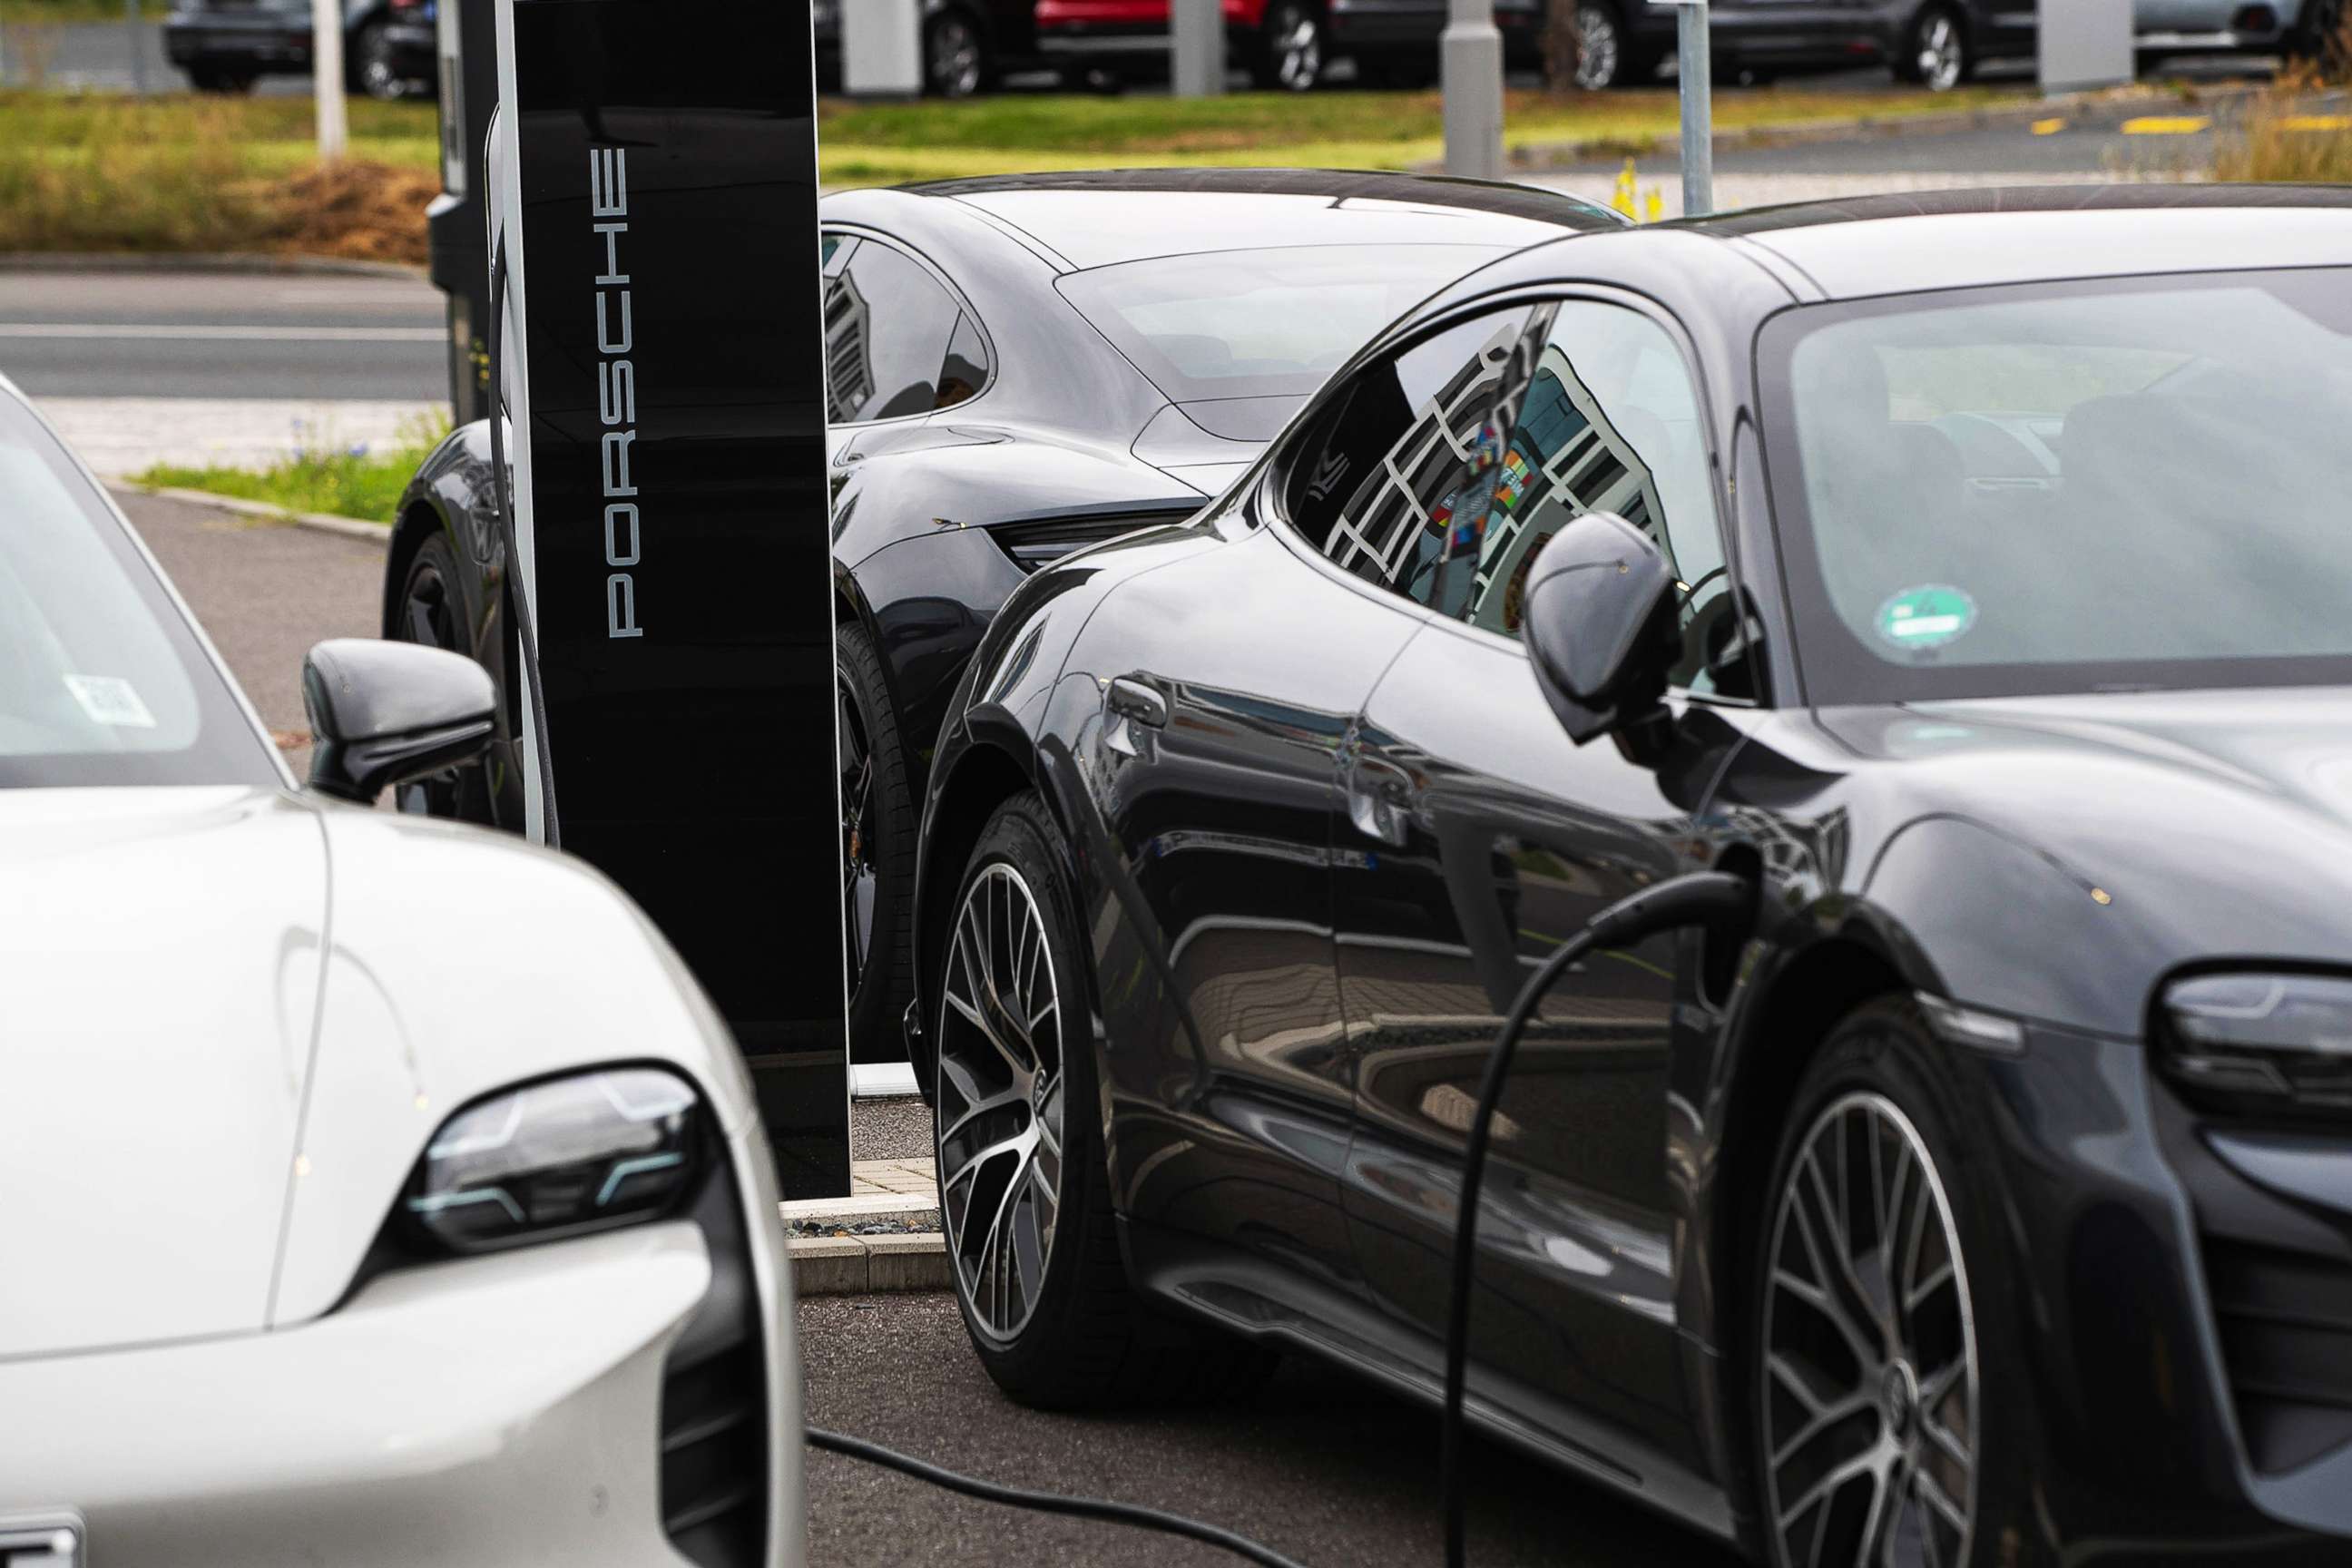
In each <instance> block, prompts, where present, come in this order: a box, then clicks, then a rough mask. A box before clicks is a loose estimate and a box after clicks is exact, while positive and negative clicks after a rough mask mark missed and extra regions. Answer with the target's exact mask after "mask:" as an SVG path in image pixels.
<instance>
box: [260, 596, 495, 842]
mask: <svg viewBox="0 0 2352 1568" xmlns="http://www.w3.org/2000/svg"><path fill="white" fill-rule="evenodd" d="M302 701H303V705H304V706H305V707H307V708H308V709H309V710H310V734H311V738H312V742H313V749H312V751H311V752H310V787H311V788H312V789H315V790H317V791H319V792H320V794H321V795H334V796H335V797H337V798H338V799H341V800H348V801H355V802H357V803H358V804H360V805H369V804H371V803H372V802H373V801H374V799H375V797H376V796H377V795H381V794H383V791H384V790H385V789H386V788H388V787H389V786H391V785H393V784H405V783H407V782H408V781H409V780H411V779H415V778H422V777H423V776H424V775H425V774H426V773H439V772H440V771H441V770H442V769H444V768H448V767H455V766H456V765H457V763H465V762H471V761H472V760H473V759H474V758H476V757H478V756H479V755H481V754H482V752H484V751H486V750H488V747H489V743H490V737H491V734H492V731H494V729H495V727H496V725H497V721H498V691H497V689H495V688H494V687H493V686H492V685H491V684H490V677H489V672H488V671H487V670H485V669H484V668H482V667H481V666H480V665H478V664H476V663H475V662H474V661H473V660H472V659H470V658H466V657H465V656H464V655H463V654H455V653H449V652H446V650H444V649H441V648H437V647H424V646H422V645H421V644H417V643H404V642H375V641H372V640H370V639H367V638H363V637H337V638H334V639H332V640H331V641H328V642H322V643H320V645H319V646H318V647H314V648H312V649H311V650H310V658H307V659H305V660H304V661H303V663H302Z"/></svg>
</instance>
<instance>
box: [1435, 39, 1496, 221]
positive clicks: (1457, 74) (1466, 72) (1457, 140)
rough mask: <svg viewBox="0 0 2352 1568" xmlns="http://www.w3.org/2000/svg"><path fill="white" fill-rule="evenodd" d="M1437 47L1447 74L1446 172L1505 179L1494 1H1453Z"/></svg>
mask: <svg viewBox="0 0 2352 1568" xmlns="http://www.w3.org/2000/svg"><path fill="white" fill-rule="evenodd" d="M1453 7H1454V9H1453V13H1452V20H1450V21H1449V22H1447V23H1446V26H1445V38H1444V43H1443V44H1442V45H1441V46H1440V47H1441V50H1442V58H1443V62H1444V72H1445V78H1444V79H1445V172H1446V173H1447V174H1461V175H1465V176H1467V177H1469V178H1471V179H1475V180H1499V179H1501V178H1502V177H1503V34H1502V30H1501V29H1500V28H1498V27H1496V26H1495V5H1494V0H1453Z"/></svg>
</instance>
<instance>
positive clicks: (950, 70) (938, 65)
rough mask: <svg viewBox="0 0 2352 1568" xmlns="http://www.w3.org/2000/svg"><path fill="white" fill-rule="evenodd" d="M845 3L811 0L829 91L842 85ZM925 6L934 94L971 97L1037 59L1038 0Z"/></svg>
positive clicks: (961, 0)
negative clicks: (1000, 77) (1007, 71)
mask: <svg viewBox="0 0 2352 1568" xmlns="http://www.w3.org/2000/svg"><path fill="white" fill-rule="evenodd" d="M844 3H845V0H810V19H811V22H812V24H813V25H814V27H815V30H816V79H817V88H818V90H820V91H823V92H839V91H840V90H841V8H842V5H844ZM847 3H850V4H855V3H856V0H847ZM922 7H923V9H922V30H923V34H922V36H923V90H924V91H925V92H928V93H930V94H932V95H933V96H934V97H938V98H970V97H971V95H972V94H974V93H977V92H985V91H987V90H988V89H989V88H991V87H992V86H993V85H994V84H995V82H996V79H997V77H998V76H999V75H1000V74H1002V73H1003V71H1004V70H1006V69H1008V68H1018V67H1021V66H1024V65H1034V64H1036V63H1037V59H1036V54H1037V28H1036V5H1035V0H922Z"/></svg>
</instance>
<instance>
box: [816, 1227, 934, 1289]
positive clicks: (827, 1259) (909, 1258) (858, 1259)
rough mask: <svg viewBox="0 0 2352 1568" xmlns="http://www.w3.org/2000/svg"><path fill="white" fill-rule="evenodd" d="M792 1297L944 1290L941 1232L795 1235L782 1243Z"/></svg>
mask: <svg viewBox="0 0 2352 1568" xmlns="http://www.w3.org/2000/svg"><path fill="white" fill-rule="evenodd" d="M784 1247H785V1250H786V1251H787V1253H788V1254H789V1255H790V1257H791V1258H792V1264H793V1294H794V1295H795V1296H862V1295H866V1294H869V1293H871V1292H874V1291H877V1290H887V1291H901V1292H904V1291H930V1290H944V1289H948V1248H947V1237H944V1236H942V1235H940V1234H939V1233H938V1232H936V1231H934V1232H931V1233H929V1234H928V1235H919V1236H871V1237H867V1236H837V1237H836V1236H822V1237H797V1238H795V1239H793V1240H791V1241H788V1242H786V1243H785V1244H784Z"/></svg>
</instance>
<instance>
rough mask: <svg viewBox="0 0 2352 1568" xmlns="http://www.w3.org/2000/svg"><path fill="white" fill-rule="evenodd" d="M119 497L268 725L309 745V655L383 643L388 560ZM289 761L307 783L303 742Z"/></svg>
mask: <svg viewBox="0 0 2352 1568" xmlns="http://www.w3.org/2000/svg"><path fill="white" fill-rule="evenodd" d="M116 499H117V500H120V501H121V504H122V510H124V511H125V512H126V513H128V514H129V515H130V518H131V524H132V526H134V527H135V528H137V529H138V530H139V534H140V537H141V538H142V539H144V540H146V542H147V547H148V548H149V549H151V550H152V551H153V552H155V557H156V559H157V560H159V561H161V562H162V563H163V570H164V571H165V572H166V573H167V574H170V576H171V578H172V581H173V583H175V584H178V586H179V589H180V595H181V596H182V597H183V598H184V599H186V600H187V602H188V607H189V608H190V609H191V610H193V611H194V612H195V616H196V620H197V621H198V622H199V623H200V624H201V625H202V626H204V628H205V632H206V633H207V634H208V635H209V636H210V637H212V639H213V646H214V647H217V648H219V649H220V654H221V658H224V659H226V661H227V663H228V667H229V669H230V672H231V673H233V674H234V675H235V676H236V679H237V684H239V685H240V686H243V687H244V688H245V690H246V695H247V696H248V697H250V698H252V699H253V705H254V706H255V707H256V708H257V709H259V710H261V721H262V722H263V723H264V724H266V725H268V727H269V729H270V730H271V731H273V732H274V733H276V734H278V735H279V736H280V737H283V738H285V739H289V740H294V739H297V738H299V739H300V740H307V737H308V735H309V731H310V720H309V718H308V717H307V715H306V714H305V713H304V712H303V709H302V658H303V656H304V655H306V654H308V653H309V652H310V646H311V645H312V644H313V643H316V642H320V641H322V640H323V639H325V638H327V637H373V636H375V635H376V632H377V629H378V617H379V616H381V615H382V613H383V612H382V610H381V608H380V605H382V602H383V601H382V595H383V551H382V550H380V549H377V548H376V547H375V546H373V545H371V544H369V543H367V542H364V541H361V540H352V539H344V538H341V537H339V536H337V535H334V534H331V533H318V532H313V531H311V530H310V529H306V528H289V527H283V526H280V525H278V524H275V523H266V522H258V521H251V520H248V519H245V518H238V517H233V516H231V515H229V514H227V513H226V512H221V511H218V510H215V509H213V508H211V507H206V506H191V505H189V504H187V503H185V502H183V501H175V500H163V498H161V497H157V496H141V495H118V496H117V498H116ZM281 743H283V742H281ZM287 760H288V761H289V763H292V764H293V767H294V773H295V776H296V777H298V778H299V777H301V776H302V774H303V773H304V772H305V771H306V770H307V769H308V768H309V767H310V748H309V746H308V745H307V744H302V743H299V740H298V743H297V744H295V745H293V746H289V747H288V748H287Z"/></svg>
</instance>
